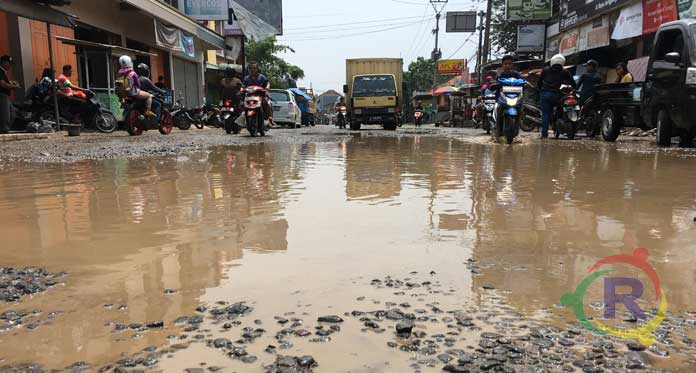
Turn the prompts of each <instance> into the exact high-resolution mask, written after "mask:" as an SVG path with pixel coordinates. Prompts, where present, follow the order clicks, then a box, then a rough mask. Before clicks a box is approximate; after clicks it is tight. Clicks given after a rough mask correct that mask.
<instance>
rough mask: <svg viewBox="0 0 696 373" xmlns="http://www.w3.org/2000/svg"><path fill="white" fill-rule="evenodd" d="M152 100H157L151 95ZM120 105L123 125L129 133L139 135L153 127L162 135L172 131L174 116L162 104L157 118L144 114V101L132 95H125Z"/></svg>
mask: <svg viewBox="0 0 696 373" xmlns="http://www.w3.org/2000/svg"><path fill="white" fill-rule="evenodd" d="M153 100H158V98H156V97H153ZM122 106H123V118H124V120H125V127H126V131H128V134H129V135H131V136H140V135H142V134H143V132H145V131H147V130H153V129H155V128H157V129H158V130H159V132H160V133H161V134H163V135H169V134H170V133H171V132H172V128H173V127H174V117H173V115H172V113H171V112H169V111H168V110H166V109H165V108H164V105H163V106H162V113H161V114H160V115H159V118H158V117H152V118H149V117H147V116H145V102H144V101H143V100H139V99H137V98H134V97H130V96H128V97H125V98H124V99H123V104H122Z"/></svg>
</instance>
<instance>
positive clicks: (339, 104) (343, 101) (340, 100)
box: [334, 96, 348, 123]
mask: <svg viewBox="0 0 696 373" xmlns="http://www.w3.org/2000/svg"><path fill="white" fill-rule="evenodd" d="M345 106H346V99H345V98H344V97H343V96H340V97H339V98H338V102H336V105H334V112H335V113H336V121H337V122H338V116H339V115H341V107H345ZM347 119H348V118H343V123H345V121H346V120H347Z"/></svg>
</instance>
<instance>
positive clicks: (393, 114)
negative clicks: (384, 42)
mask: <svg viewBox="0 0 696 373" xmlns="http://www.w3.org/2000/svg"><path fill="white" fill-rule="evenodd" d="M403 80H404V60H402V59H401V58H356V59H349V60H346V85H345V86H344V87H343V92H344V93H345V94H346V104H347V106H348V112H349V116H350V128H351V129H352V130H359V129H360V126H361V124H363V123H364V124H381V125H382V126H383V127H384V129H387V130H395V129H396V127H397V126H398V124H399V123H400V122H401V108H402V106H403V103H404V96H403V95H404V92H403Z"/></svg>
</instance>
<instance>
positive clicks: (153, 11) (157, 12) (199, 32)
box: [3, 0, 225, 49]
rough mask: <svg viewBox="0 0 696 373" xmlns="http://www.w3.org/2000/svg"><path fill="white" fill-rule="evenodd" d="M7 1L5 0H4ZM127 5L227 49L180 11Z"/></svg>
mask: <svg viewBox="0 0 696 373" xmlns="http://www.w3.org/2000/svg"><path fill="white" fill-rule="evenodd" d="M3 1H5V0H3ZM123 1H124V2H125V3H128V4H130V5H133V6H134V7H136V8H138V9H140V10H142V11H144V12H146V13H148V14H150V15H152V16H153V17H155V18H157V19H159V20H161V21H163V22H166V23H168V24H170V25H172V26H175V27H177V28H179V29H181V30H183V31H185V32H187V33H189V34H193V35H195V36H196V37H197V38H199V39H200V40H201V41H203V42H204V43H206V44H208V45H210V46H211V47H212V48H211V49H225V38H224V37H223V36H222V35H220V34H218V33H216V32H215V31H213V30H211V29H209V28H207V27H205V26H202V25H199V24H198V23H196V21H194V20H192V19H191V18H189V17H187V16H186V15H184V14H182V13H180V12H179V11H178V10H176V9H174V8H172V7H170V6H169V5H167V4H164V3H162V2H159V1H151V0H123Z"/></svg>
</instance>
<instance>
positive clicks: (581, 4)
mask: <svg viewBox="0 0 696 373" xmlns="http://www.w3.org/2000/svg"><path fill="white" fill-rule="evenodd" d="M629 2H630V0H561V5H560V20H559V27H560V30H561V31H565V30H568V29H570V28H572V27H575V26H576V25H579V24H582V23H583V22H584V21H586V20H588V19H590V18H593V17H595V16H599V15H602V14H605V13H607V12H609V11H611V10H614V9H616V8H619V7H621V6H623V5H625V4H628V3H629Z"/></svg>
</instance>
